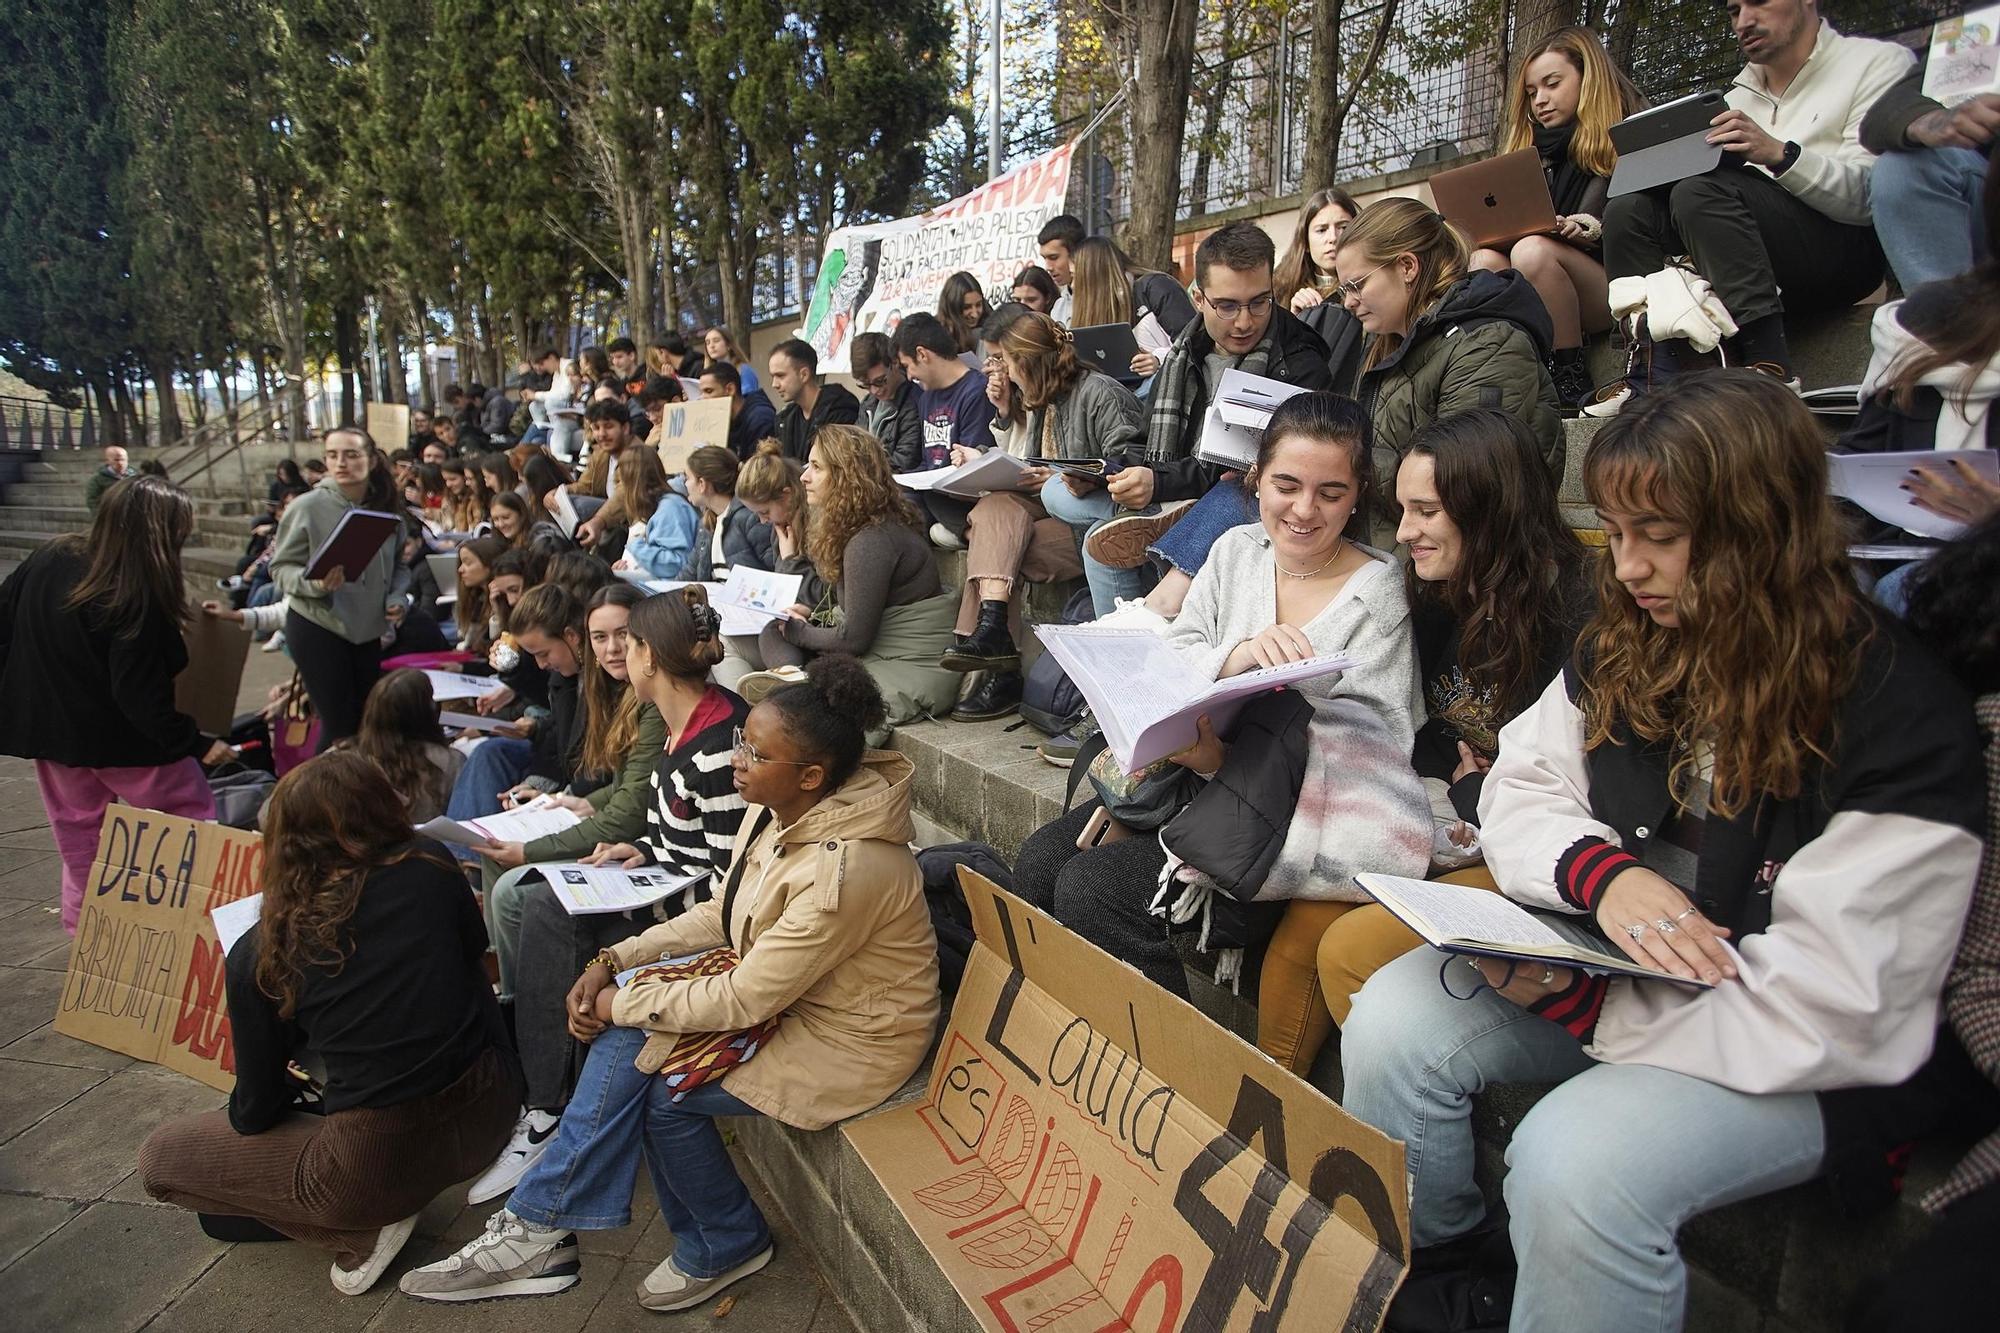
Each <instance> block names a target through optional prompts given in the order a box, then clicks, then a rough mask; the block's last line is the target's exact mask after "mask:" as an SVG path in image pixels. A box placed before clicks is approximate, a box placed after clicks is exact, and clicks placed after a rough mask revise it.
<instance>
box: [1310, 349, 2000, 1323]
mask: <svg viewBox="0 0 2000 1333" xmlns="http://www.w3.org/2000/svg"><path fill="white" fill-rule="evenodd" d="M1584 480H1585V485H1586V488H1587V490H1588V492H1589V495H1590V499H1591V503H1592V504H1594V505H1595V506H1596V508H1597V511H1598V513H1599V515H1600V516H1601V518H1602V520H1603V523H1604V529H1605V534H1606V536H1607V537H1608V538H1609V547H1608V549H1607V550H1606V551H1605V552H1604V553H1603V554H1602V555H1601V556H1600V558H1599V560H1598V565H1597V571H1598V591H1599V598H1600V604H1599V608H1598V611H1597V614H1596V616H1595V617H1594V618H1593V619H1592V620H1591V622H1590V623H1589V625H1588V626H1587V627H1586V628H1585V630H1584V632H1583V635H1582V637H1581V639H1580V640H1579V642H1578V646H1577V651H1576V655H1575V657H1574V658H1573V659H1572V661H1571V663H1570V666H1569V667H1568V668H1567V669H1566V670H1565V671H1564V673H1563V675H1562V676H1561V677H1560V678H1559V679H1557V680H1556V681H1554V682H1552V683H1551V684H1550V685H1549V687H1548V689H1547V690H1545V691H1544V692H1543V693H1542V696H1541V697H1540V699H1538V700H1537V701H1536V702H1535V704H1534V706H1533V707H1531V708H1529V709H1528V711H1527V712H1525V713H1523V714H1522V715H1521V716H1519V717H1517V718H1516V719H1515V720H1514V721H1513V722H1511V723H1509V724H1508V726H1507V727H1506V729H1505V731H1504V732H1503V733H1502V736H1501V743H1500V754H1499V758H1498V759H1497V760H1496V761H1495V763H1494V766H1493V769H1492V771H1491V772H1490V773H1488V774H1487V778H1486V788H1485V792H1484V795H1483V796H1482V798H1481V804H1480V810H1481V814H1482V815H1483V816H1484V821H1483V823H1482V825H1481V829H1480V833H1481V838H1482V841H1483V842H1484V844H1485V848H1486V859H1487V863H1488V864H1489V865H1490V866H1491V867H1492V868H1493V872H1494V875H1495V877H1496V878H1497V879H1498V881H1499V884H1500V887H1501V890H1502V891H1503V892H1505V893H1506V894H1507V895H1508V896H1509V897H1511V898H1514V899H1516V900H1518V901H1520V902H1523V903H1526V904H1529V905H1531V906H1534V907H1537V908H1540V909H1543V911H1545V912H1546V913H1547V914H1548V915H1547V916H1546V917H1545V918H1544V919H1545V920H1546V921H1547V922H1548V923H1549V924H1550V925H1551V926H1552V927H1553V928H1554V929H1556V930H1557V931H1558V932H1559V933H1562V934H1566V935H1569V936H1571V937H1573V938H1575V939H1577V940H1578V941H1579V942H1588V943H1592V944H1594V945H1596V946H1597V947H1602V944H1601V941H1602V940H1606V939H1608V940H1609V941H1610V942H1611V944H1613V945H1615V946H1616V947H1617V948H1618V949H1620V950H1622V951H1623V952H1624V953H1626V954H1627V955H1629V956H1631V957H1632V958H1634V959H1636V960H1639V961H1641V962H1644V963H1647V964H1648V965H1650V966H1656V967H1664V968H1666V969H1667V970H1669V971H1673V972H1675V973H1677V974H1679V975H1681V976H1688V977H1700V978H1702V979H1704V980H1707V981H1710V982H1712V983H1713V986H1714V988H1713V989H1712V990H1693V989H1689V988H1685V987H1681V986H1677V985H1672V984H1668V983H1657V982H1648V981H1643V980H1641V981H1627V980H1619V981H1613V982H1607V981H1605V980H1604V979H1601V978H1595V979H1594V978H1591V977H1589V976H1587V975H1585V974H1583V973H1581V972H1572V971H1571V970H1569V969H1566V968H1560V967H1540V966H1534V965H1531V966H1528V967H1516V968H1514V969H1513V970H1512V972H1511V973H1510V971H1509V969H1508V968H1507V966H1506V965H1504V964H1500V963H1496V962H1494V961H1493V960H1485V959H1482V960H1478V961H1476V962H1474V961H1466V960H1463V959H1455V958H1449V957H1448V956H1447V955H1443V954H1440V953H1437V952H1435V951H1432V950H1429V949H1419V950H1416V951H1415V952H1412V953H1409V954H1405V955H1404V956H1403V957H1401V958H1398V959H1396V960H1395V961H1394V962H1392V963H1389V964H1388V965H1387V966H1385V967H1383V968H1382V969H1381V970H1380V971H1378V972H1377V973H1375V975H1374V976H1373V977H1372V978H1371V979H1370V980H1369V982H1368V984H1367V985H1366V986H1365V987H1363V988H1362V990H1361V993H1360V994H1359V995H1358V996H1357V997H1356V999H1355V1002H1354V1012H1353V1014H1352V1016H1351V1017H1350V1018H1349V1020H1348V1022H1347V1024H1346V1025H1345V1027H1344V1028H1343V1030H1342V1047H1341V1055H1342V1064H1343V1068H1344V1073H1345V1088H1346V1091H1345V1095H1344V1100H1345V1103H1346V1106H1347V1109H1348V1110H1349V1111H1351V1112H1353V1113H1354V1114H1355V1115H1357V1116H1359V1117H1360V1118H1361V1119H1363V1120H1365V1121H1367V1122H1368V1123H1369V1124H1371V1125H1374V1126H1376V1127H1377V1128H1379V1129H1382V1130H1383V1131H1385V1132H1386V1133H1388V1134H1390V1135H1392V1136H1394V1137H1396V1138H1400V1139H1402V1140H1404V1141H1405V1142H1406V1143H1407V1144H1408V1145H1409V1161H1410V1168H1411V1172H1412V1198H1411V1205H1410V1222H1411V1232H1412V1238H1413V1240H1414V1241H1415V1243H1416V1245H1417V1247H1418V1255H1417V1260H1418V1264H1419V1266H1420V1267H1421V1266H1422V1265H1423V1262H1424V1257H1425V1255H1424V1252H1425V1251H1426V1250H1427V1249H1430V1248H1431V1247H1436V1246H1439V1245H1441V1244H1444V1243H1446V1242H1449V1241H1453V1240H1457V1239H1459V1238H1462V1237H1466V1236H1468V1235H1472V1234H1475V1233H1477V1232H1478V1231H1479V1230H1480V1229H1481V1227H1482V1226H1484V1225H1487V1224H1486V1222H1485V1218H1486V1205H1485V1202H1484V1200H1483V1198H1482V1197H1481V1194H1480V1190H1479V1187H1478V1186H1477V1185H1476V1184H1475V1183H1474V1180H1473V1136H1472V1128H1471V1103H1472V1097H1473V1095H1474V1094H1476V1093H1477V1092H1479V1091H1480V1090H1481V1089H1483V1088H1485V1087H1488V1086H1490V1085H1491V1084H1494V1083H1502V1082H1538V1083H1548V1082H1556V1083H1560V1084H1561V1086H1560V1087H1558V1088H1557V1089H1556V1090H1555V1091H1554V1092H1552V1093H1550V1094H1549V1095H1548V1096H1547V1097H1545V1098H1543V1099H1542V1101H1540V1102H1539V1103H1538V1104H1537V1105H1536V1106H1535V1107H1534V1109H1533V1110H1531V1111H1530V1112H1529V1113H1528V1114H1527V1116H1526V1118H1525V1119H1524V1120H1523V1121H1522V1122H1521V1124H1520V1126H1519V1128H1517V1129H1516V1130H1515V1132H1514V1136H1513V1142H1512V1143H1511V1145H1510V1146H1509V1148H1508V1163H1509V1171H1508V1175H1507V1180H1506V1199H1507V1205H1508V1208H1509V1211H1510V1213H1511V1217H1512V1221H1511V1223H1510V1224H1509V1234H1510V1236H1511V1238H1512V1244H1513V1249H1514V1252H1515V1254H1516V1255H1517V1256H1518V1258H1519V1261H1520V1279H1519V1285H1518V1287H1517V1288H1516V1291H1515V1295H1514V1308H1513V1323H1514V1326H1515V1327H1520V1328H1623V1329H1634V1328H1646V1329H1661V1330H1671V1329H1678V1328H1680V1327H1681V1326H1682V1321H1683V1317H1684V1305H1685V1300H1686V1295H1687V1272H1686V1268H1685V1266H1684V1264H1683V1263H1682V1260H1681V1256H1680V1251H1679V1248H1678V1243H1677V1240H1676V1232H1677V1230H1678V1228H1679V1226H1680V1224H1681V1223H1682V1222H1683V1221H1684V1220H1686V1219H1687V1218H1688V1217H1690V1216H1691V1215H1693V1214H1695V1213H1699V1212H1703V1211H1705V1210H1707V1209H1709V1208H1711V1207H1714V1206H1717V1205H1718V1204H1720V1203H1723V1202H1727V1201H1733V1200H1737V1199H1743V1198H1747V1197H1750V1196H1753V1195H1757V1194H1763V1193H1767V1192H1769V1191H1772V1190H1776V1189H1781V1188H1783V1187H1785V1186H1788V1185H1794V1184H1797V1183H1799V1182H1801V1181H1804V1180H1809V1179H1811V1178H1812V1177H1814V1176H1816V1175H1818V1174H1819V1173H1820V1172H1821V1170H1822V1169H1823V1168H1825V1167H1828V1166H1830V1165H1835V1164H1837V1165H1838V1166H1839V1174H1840V1175H1841V1176H1842V1177H1843V1180H1844V1181H1846V1180H1851V1179H1852V1176H1851V1174H1850V1173H1852V1172H1854V1171H1857V1170H1861V1169H1864V1168H1866V1166H1867V1165H1868V1163H1870V1162H1873V1163H1874V1166H1875V1168H1876V1169H1878V1170H1880V1169H1884V1158H1885V1156H1886V1154H1885V1153H1884V1151H1883V1150H1884V1149H1885V1148H1886V1146H1888V1145H1891V1144H1894V1143H1895V1142H1897V1141H1898V1135H1899V1129H1898V1127H1897V1126H1895V1125H1893V1124H1890V1123H1887V1121H1889V1120H1892V1119H1893V1117H1880V1118H1878V1117H1876V1116H1874V1115H1868V1116H1858V1115H1852V1114H1848V1113H1847V1112H1846V1111H1845V1109H1844V1108H1845V1107H1847V1106H1850V1105H1852V1104H1853V1103H1851V1102H1849V1101H1848V1100H1846V1099H1847V1098H1848V1097H1849V1096H1850V1094H1849V1093H1847V1092H1843V1091H1839V1090H1846V1089H1869V1088H1875V1087H1882V1086H1887V1085H1893V1084H1897V1083H1900V1082H1901V1081H1902V1080H1903V1079H1905V1078H1907V1077H1908V1076H1909V1075H1910V1074H1911V1073H1912V1072H1914V1071H1915V1070H1916V1069H1917V1068H1918V1067H1919V1066H1920V1065H1921V1064H1923V1062H1924V1060H1925V1058H1926V1057H1927V1056H1928V1055H1929V1054H1930V1052H1931V1048H1932V1039H1933V1035H1934V1032H1935V1028H1936V1025H1937V1017H1938V995H1939V990H1940V987H1941V986H1942V984H1943V982H1944V977H1945V971H1946V969H1947V967H1948V966H1949V965H1950V962H1951V955H1952V949H1953V947H1954V945H1955V944H1956V941H1957V938H1958V933H1959V929H1960V925H1961V923H1962V922H1963V920H1964V917H1965V911H1966V904H1967V901H1968V898H1969V896H1970V893H1971V888H1972V882H1973V874H1974V871H1975V869H1976V867H1977V865H1978V861H1979V853H1980V846H1979V836H1980V832H1981V830H1982V828H1983V820H1982V818H1981V809H1980V799H1979V798H1980V793H1981V791H1982V790H1983V787H1982V775H1981V771H1980V767H1979V748H1978V741H1977V735H1976V732H1975V730H1974V727H1973V722H1972V712H1971V707H1970V701H1969V699H1968V697H1967V695H1966V694H1965V692H1964V689H1963V688H1962V687H1961V686H1960V685H1959V684H1958V683H1957V682H1955V681H1954V680H1953V679H1952V678H1951V676H1950V675H1949V674H1948V673H1947V672H1946V671H1945V669H1944V668H1943V667H1942V666H1941V665H1940V664H1939V662H1938V661H1937V659H1936V658H1935V657H1933V656H1932V655H1931V654H1930V653H1929V652H1928V651H1926V650H1925V649H1924V648H1923V647H1922V646H1921V645H1920V644H1918V643H1917V642H1916V641H1915V640H1914V639H1913V638H1912V637H1911V636H1910V635H1909V634H1908V633H1907V632H1906V631H1905V630H1904V629H1903V628H1902V627H1901V626H1900V625H1898V624H1896V623H1895V622H1894V621H1892V620H1891V619H1890V618H1889V617H1888V616H1887V615H1885V614H1883V613H1881V612H1880V611H1878V610H1876V609H1875V608H1874V607H1872V606H1871V605H1870V604H1869V603H1868V602H1867V601H1866V600H1865V599H1863V598H1862V597H1861V596H1860V594H1859V593H1858V592H1857V591H1856V589H1855V586H1854V582H1853V578H1852V573H1851V571H1850V570H1849V568H1848V565H1847V559H1846V556H1845V553H1844V549H1843V537H1842V533H1841V531H1840V525H1839V523H1838V522H1837V521H1836V519H1835V515H1834V511H1833V508H1832V505H1831V503H1830V501H1829V500H1828V497H1827V493H1826V470H1825V454H1824V445H1823V443H1822V441H1821V439H1820V436H1819V432H1818V429H1817V427H1816V426H1815V425H1814V424H1813V420H1812V417H1811V414H1810V413H1808V412H1807V411H1806V409H1805V408H1804V406H1803V405H1801V404H1800V402H1799V400H1798V398H1797V396H1796V395H1794V394H1792V393H1791V392H1789V391H1788V390H1787V389H1786V388H1785V387H1784V386H1783V385H1782V384H1779V383H1777V382H1775V381H1773V380H1771V379H1770V378H1769V377H1767V376H1764V375H1760V374H1758V373H1757V372H1754V371H1743V370H1730V371H1719V372H1716V373H1714V374H1711V375H1705V376H1701V377H1699V378H1693V379H1689V380H1687V381H1685V382H1682V383H1677V384H1675V385H1673V386H1670V387H1669V388H1667V389H1665V390H1663V391H1662V392H1660V393H1657V394H1652V395H1649V396H1647V397H1646V398H1644V399H1642V400H1640V402H1639V403H1638V404H1637V405H1636V406H1634V407H1630V408H1628V409H1627V410H1626V411H1625V412H1624V413H1622V414H1621V415H1620V416H1619V417H1618V418H1617V419H1616V420H1615V421H1614V422H1613V423H1612V424H1611V425H1610V426H1607V427H1606V428H1605V429H1604V430H1603V431H1602V432H1601V433H1600V434H1598V435H1597V436H1596V438H1595V439H1594V440H1593V441H1592V443H1591V446H1590V452H1589V454H1588V456H1587V458H1586V460H1585V464H1584ZM1776 663H1784V664H1786V666H1785V668H1784V669H1783V670H1782V671H1780V670H1776V669H1774V664H1776ZM1496 987H1497V989H1496ZM1475 992H1476V993H1475ZM1468 996H1469V997H1470V998H1457V997H1468ZM1864 1124H1867V1125H1872V1126H1875V1127H1878V1128H1879V1129H1880V1130H1882V1131H1883V1132H1884V1134H1885V1137H1884V1138H1883V1139H1882V1141H1880V1142H1875V1141H1873V1140H1872V1139H1870V1138H1868V1137H1865V1136H1863V1135H1861V1134H1860V1132H1859V1128H1858V1127H1859V1126H1861V1125H1864ZM1903 1137H1906V1135H1903ZM1446 1267H1447V1270H1449V1269H1450V1266H1449V1265H1447V1266H1446ZM1448 1279H1449V1280H1460V1279H1463V1280H1467V1281H1469V1279H1470V1275H1469V1274H1468V1273H1466V1272H1464V1271H1463V1270H1462V1269H1459V1270H1457V1271H1456V1278H1450V1274H1449V1272H1448V1273H1447V1277H1438V1278H1430V1277H1427V1278H1426V1280H1425V1281H1426V1284H1429V1283H1431V1282H1433V1281H1436V1282H1444V1281H1447V1280H1448ZM1433 1294H1435V1293H1433ZM1399 1299H1401V1298H1400V1297H1399Z"/></svg>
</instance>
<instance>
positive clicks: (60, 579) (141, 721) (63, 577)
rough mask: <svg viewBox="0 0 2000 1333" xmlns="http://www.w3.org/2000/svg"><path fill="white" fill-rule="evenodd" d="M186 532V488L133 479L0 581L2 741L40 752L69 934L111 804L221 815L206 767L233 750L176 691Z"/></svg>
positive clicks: (182, 654)
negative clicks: (83, 530)
mask: <svg viewBox="0 0 2000 1333" xmlns="http://www.w3.org/2000/svg"><path fill="white" fill-rule="evenodd" d="M193 530H194V504H193V502H192V501H191V500H189V499H188V497H187V494H186V492H184V491H182V490H180V489H179V488H178V487H175V486H173V485H171V484H169V483H167V482H164V481H161V480H159V479H158V478H156V477H146V476H139V477H128V478H126V479H124V480H122V481H120V482H119V483H118V484H117V485H116V486H113V487H111V488H110V489H109V490H107V491H106V492H105V493H104V498H103V500H102V502H100V503H99V505H98V507H97V512H96V513H95V514H94V515H93V516H92V517H91V523H90V532H89V534H88V535H87V536H84V535H78V534H71V535H67V536H62V537H58V538H56V539H55V540H54V541H51V542H49V543H47V544H46V545H44V546H43V547H42V548H41V549H40V550H38V551H36V552H34V553H33V554H32V555H30V556H29V557H28V558H27V559H26V560H25V561H23V562H22V564H21V567H20V568H19V569H17V570H15V571H14V572H13V573H12V574H10V575H8V576H7V581H6V582H5V583H0V700H4V701H5V707H6V710H7V722H6V725H5V727H4V728H0V751H4V752H5V753H7V754H12V755H19V756H20V757H21V758H23V759H32V760H34V761H35V781H36V785H37V786H38V787H39V788H40V789H41V796H42V808H43V809H45V810H46V811H47V812H48V816H49V829H50V832H51V833H52V834H53V836H54V838H55V845H56V851H57V852H59V853H60V854H61V856H62V923H63V929H64V930H66V931H68V932H69V933H70V934H72V935H74V934H75V933H76V921H77V916H78V915H79V914H80V913H81V912H82V910H83V897H84V887H85V885H86V884H87V883H88V881H89V880H90V864H91V862H92V860H93V859H95V857H96V856H97V844H98V835H99V831H100V829H101V828H102V826H103V824H104V809H105V807H106V806H108V805H110V804H111V803H112V802H113V801H121V802H124V803H125V804H128V805H134V806H139V807H142V808H145V809H150V810H161V811H164V812H166V813H168V814H174V815H184V816H186V817H187V818H189V819H213V818H215V797H214V795H213V793H212V792H211V791H210V790H209V785H208V778H207V776H206V775H205V774H204V773H203V772H202V769H201V765H202V764H204V763H206V764H218V763H221V762H223V761H224V760H226V759H229V758H231V757H233V752H232V751H231V750H230V748H229V746H228V745H227V744H225V743H224V742H222V741H220V740H214V739H211V738H209V737H207V736H204V735H202V734H201V729H200V727H199V726H198V725H197V724H196V722H195V720H194V719H193V718H192V717H190V716H188V715H187V714H186V713H183V712H181V711H180V708H179V707H178V706H177V705H176V704H175V702H174V677H175V676H177V675H179V674H180V673H181V671H182V670H183V669H184V668H185V667H186V666H187V662H188V650H187V641H186V640H185V639H184V638H183V637H182V636H181V626H182V623H183V617H184V616H185V614H186V609H185V608H186V591H185V585H184V584H183V582H182V579H181V547H182V546H183V545H184V544H185V543H186V542H187V540H188V536H189V534H190V533H191V532H193ZM197 761H199V762H197Z"/></svg>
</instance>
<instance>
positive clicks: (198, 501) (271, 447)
mask: <svg viewBox="0 0 2000 1333" xmlns="http://www.w3.org/2000/svg"><path fill="white" fill-rule="evenodd" d="M150 456H158V457H161V458H162V459H163V461H165V462H166V464H167V468H168V471H169V473H170V474H171V472H172V470H173V468H174V463H175V451H174V450H172V449H165V450H135V451H134V453H133V464H134V466H136V465H137V464H138V463H139V462H141V461H143V460H144V459H145V458H147V457H150ZM291 456H292V453H291V449H290V447H289V446H287V445H285V444H284V443H282V442H278V441H258V442H254V443H251V444H246V445H245V446H243V461H242V465H241V467H239V466H238V464H237V462H236V461H235V460H234V459H228V460H225V461H224V462H223V463H221V464H219V465H217V466H216V467H213V468H211V469H209V470H208V471H207V472H206V473H204V474H203V475H202V476H199V477H197V478H196V479H195V481H194V484H193V485H192V486H191V487H190V488H189V490H190V494H191V495H192V496H193V498H194V504H195V528H194V536H193V538H192V539H191V540H190V541H189V543H188V545H187V546H186V547H184V548H183V549H182V551H181V561H182V564H183V567H184V569H185V572H186V573H187V575H188V578H189V581H190V583H192V584H193V585H194V586H196V587H205V586H209V585H211V584H212V582H213V580H215V579H218V578H223V577H225V576H227V575H229V574H231V573H233V572H235V568H236V561H237V560H238V559H239V558H240V557H241V556H242V554H243V546H244V542H245V541H246V540H247V539H248V537H249V534H250V523H251V519H252V518H253V517H254V516H255V515H257V514H261V513H262V512H264V503H265V495H266V488H267V487H268V486H269V484H270V474H271V468H272V467H273V466H274V465H275V464H276V463H277V461H278V460H279V459H280V458H288V457H291ZM100 466H102V460H101V459H99V457H98V456H97V454H96V453H94V452H84V451H80V450H79V451H70V450H61V451H50V452H41V453H13V454H0V567H5V568H12V566H14V565H16V564H19V563H20V562H21V561H22V560H23V559H25V558H26V557H27V554H28V552H30V551H32V550H34V549H35V548H36V547H37V546H40V545H41V544H42V543H43V542H45V541H47V540H48V539H49V538H51V537H54V536H56V535H58V534H60V533H65V532H84V531H87V530H88V529H89V527H90V520H91V513H90V510H89V509H88V508H86V507H85V505H84V502H83V492H84V487H85V485H86V484H87V483H88V482H89V480H90V476H91V474H92V473H94V472H96V471H97V469H98V468H99V467H100Z"/></svg>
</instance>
